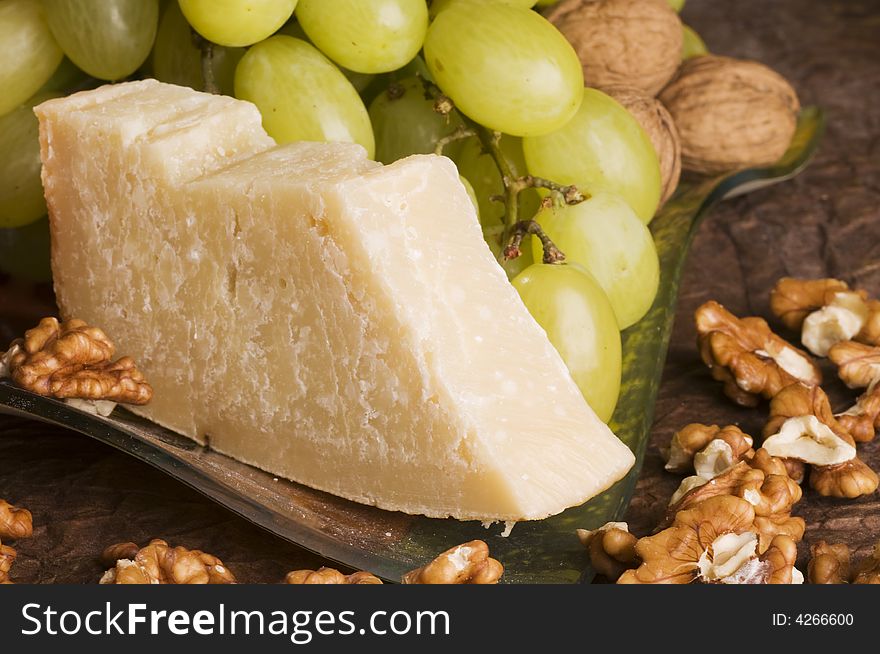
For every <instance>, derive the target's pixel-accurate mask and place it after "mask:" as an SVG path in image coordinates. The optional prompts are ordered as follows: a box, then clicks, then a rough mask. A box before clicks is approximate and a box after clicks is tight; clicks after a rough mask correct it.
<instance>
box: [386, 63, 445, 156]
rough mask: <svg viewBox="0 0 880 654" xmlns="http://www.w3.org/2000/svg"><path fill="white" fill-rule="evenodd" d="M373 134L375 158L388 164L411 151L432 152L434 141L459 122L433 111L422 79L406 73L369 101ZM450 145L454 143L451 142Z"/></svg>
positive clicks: (434, 145) (431, 101)
mask: <svg viewBox="0 0 880 654" xmlns="http://www.w3.org/2000/svg"><path fill="white" fill-rule="evenodd" d="M370 119H371V121H372V123H373V132H374V134H375V136H376V160H377V161H381V162H382V163H386V164H389V163H391V162H392V161H397V160H398V159H401V158H403V157H407V156H409V155H411V154H428V153H430V152H434V148H435V147H436V145H437V141H438V140H440V139H441V138H443V137H444V136H447V135H449V134H451V133H452V132H454V131H455V130H456V129H457V128H458V126H459V125H460V123H458V122H455V121H454V120H452V119H451V118H448V117H446V116H441V115H440V114H438V113H437V112H436V111H434V101H433V100H430V99H427V98H425V90H424V86H423V85H422V82H421V81H420V80H418V79H417V78H414V77H409V78H407V79H405V80H402V81H400V82H396V83H392V84H391V85H390V86H389V87H388V89H387V90H386V91H385V92H384V93H380V94H379V95H378V96H376V98H375V99H374V100H373V102H372V103H371V104H370ZM453 145H454V144H453Z"/></svg>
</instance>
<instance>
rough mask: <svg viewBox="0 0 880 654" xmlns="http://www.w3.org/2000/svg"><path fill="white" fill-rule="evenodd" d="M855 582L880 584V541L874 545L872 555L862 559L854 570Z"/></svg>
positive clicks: (853, 580) (853, 579) (853, 577)
mask: <svg viewBox="0 0 880 654" xmlns="http://www.w3.org/2000/svg"><path fill="white" fill-rule="evenodd" d="M852 583H854V584H880V543H877V544H876V545H874V551H873V552H872V553H871V556H869V557H868V558H866V559H864V560H862V561H860V562H859V563H858V564H857V565H856V566H855V568H854V569H853V571H852Z"/></svg>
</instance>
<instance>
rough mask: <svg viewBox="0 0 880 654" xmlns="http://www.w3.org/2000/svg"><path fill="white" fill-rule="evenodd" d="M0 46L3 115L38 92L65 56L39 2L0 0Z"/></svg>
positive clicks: (0, 110) (0, 104) (0, 114)
mask: <svg viewBox="0 0 880 654" xmlns="http://www.w3.org/2000/svg"><path fill="white" fill-rule="evenodd" d="M0 43H2V44H3V57H2V58H0V88H2V89H3V94H2V95H0V116H2V115H3V114H5V113H8V112H9V111H11V110H12V109H14V108H15V107H17V106H18V105H20V104H21V103H22V102H25V101H26V100H27V99H28V98H29V97H31V96H32V95H33V94H34V93H36V92H37V91H38V90H39V88H40V87H41V86H43V84H45V83H46V82H47V81H48V80H49V78H50V77H52V73H54V72H55V69H56V68H58V64H60V63H61V58H62V57H63V56H64V55H63V54H62V52H61V48H59V47H58V44H57V43H56V42H55V39H54V38H53V36H52V33H51V32H50V31H49V25H48V24H47V23H46V15H45V12H44V10H43V7H42V5H40V3H39V0H0ZM0 152H2V151H0Z"/></svg>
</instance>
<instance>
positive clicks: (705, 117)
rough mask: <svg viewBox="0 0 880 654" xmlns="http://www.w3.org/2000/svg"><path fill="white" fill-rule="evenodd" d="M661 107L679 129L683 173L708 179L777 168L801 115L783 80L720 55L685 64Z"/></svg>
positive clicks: (759, 67)
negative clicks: (758, 168)
mask: <svg viewBox="0 0 880 654" xmlns="http://www.w3.org/2000/svg"><path fill="white" fill-rule="evenodd" d="M660 101H661V102H662V103H663V104H664V105H665V106H666V108H667V109H668V110H669V113H670V114H671V115H672V119H673V120H674V121H675V125H676V127H678V133H679V136H680V138H681V165H682V168H684V170H689V171H693V172H696V173H705V174H716V173H722V172H725V171H728V170H734V169H737V168H747V167H750V166H766V165H770V164H773V163H776V162H777V161H778V160H779V159H780V157H782V155H783V154H785V151H786V150H787V149H788V146H789V144H790V143H791V138H792V136H794V132H795V128H796V126H797V115H798V112H799V111H800V103H799V102H798V98H797V94H796V93H795V91H794V89H793V88H792V87H791V85H790V84H789V83H788V82H787V81H786V80H785V78H784V77H782V76H781V75H779V74H777V73H776V72H774V71H773V70H771V69H769V68H768V67H767V66H764V65H763V64H760V63H758V62H755V61H743V60H737V59H731V58H729V57H719V56H716V55H704V56H702V57H694V58H692V59H688V60H686V61H684V62H682V64H681V68H679V71H678V75H676V77H675V78H674V79H673V80H672V81H671V82H670V83H669V84H668V85H667V86H666V88H664V89H663V91H662V93H661V94H660Z"/></svg>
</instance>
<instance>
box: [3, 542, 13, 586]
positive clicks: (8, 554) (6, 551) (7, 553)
mask: <svg viewBox="0 0 880 654" xmlns="http://www.w3.org/2000/svg"><path fill="white" fill-rule="evenodd" d="M16 556H17V553H16V551H15V550H14V549H13V548H11V547H9V546H8V545H4V544H3V543H0V584H11V583H12V582H11V581H10V580H9V570H10V569H11V568H12V564H13V563H14V562H15V557H16Z"/></svg>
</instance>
